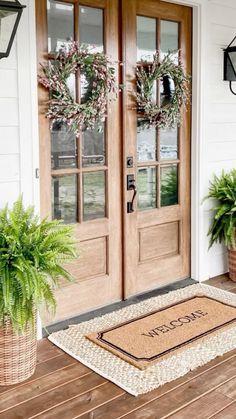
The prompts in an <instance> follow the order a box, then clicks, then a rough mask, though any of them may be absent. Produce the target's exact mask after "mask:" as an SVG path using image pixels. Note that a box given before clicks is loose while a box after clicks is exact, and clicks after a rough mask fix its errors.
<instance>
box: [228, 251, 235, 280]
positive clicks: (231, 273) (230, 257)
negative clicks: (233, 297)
mask: <svg viewBox="0 0 236 419" xmlns="http://www.w3.org/2000/svg"><path fill="white" fill-rule="evenodd" d="M228 263H229V277H230V279H232V281H235V282H236V250H231V249H228Z"/></svg>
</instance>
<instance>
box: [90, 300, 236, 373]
mask: <svg viewBox="0 0 236 419" xmlns="http://www.w3.org/2000/svg"><path fill="white" fill-rule="evenodd" d="M235 320H236V307H233V306H231V305H228V304H225V303H221V302H219V301H216V300H214V299H212V298H209V297H204V296H196V297H192V298H189V299H188V300H187V301H183V302H178V303H176V304H174V305H171V306H169V307H167V308H162V309H160V310H158V311H155V312H154V313H151V314H146V315H144V316H142V317H139V318H137V319H131V320H129V321H128V322H125V323H123V324H119V325H116V326H113V327H111V328H109V329H106V330H103V331H101V332H99V333H93V334H91V335H88V336H87V337H88V338H89V339H90V340H92V341H93V342H94V343H96V344H99V345H101V346H102V347H103V348H104V349H107V350H109V351H111V352H112V353H113V354H115V355H117V356H120V357H121V358H122V359H124V360H125V361H127V362H130V363H131V364H133V365H134V366H135V367H138V368H140V369H144V368H147V367H149V366H150V365H152V364H153V363H155V362H158V360H159V359H160V358H161V357H163V356H166V355H169V354H171V353H172V352H173V351H175V350H181V349H182V348H183V347H184V346H185V345H191V344H192V343H194V342H195V341H196V340H197V339H201V338H203V337H205V336H207V335H208V334H210V333H213V332H216V331H218V330H219V329H220V328H222V327H223V326H228V325H230V324H231V323H233V322H235Z"/></svg>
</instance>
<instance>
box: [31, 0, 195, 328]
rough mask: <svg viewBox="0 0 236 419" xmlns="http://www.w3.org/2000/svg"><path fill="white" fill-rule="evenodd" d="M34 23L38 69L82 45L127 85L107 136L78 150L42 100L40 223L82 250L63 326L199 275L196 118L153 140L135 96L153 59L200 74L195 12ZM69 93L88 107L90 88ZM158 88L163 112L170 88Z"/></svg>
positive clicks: (65, 7)
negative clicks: (193, 175) (194, 239)
mask: <svg viewBox="0 0 236 419" xmlns="http://www.w3.org/2000/svg"><path fill="white" fill-rule="evenodd" d="M36 13H37V44H38V62H39V63H40V62H44V61H45V60H47V59H48V57H49V59H53V58H54V56H55V53H56V52H57V51H58V50H59V49H60V48H61V46H62V44H66V43H67V42H70V41H71V40H76V41H79V42H80V43H81V44H86V45H90V46H92V47H93V48H94V49H95V50H97V51H104V52H105V53H106V54H107V55H108V56H109V57H110V59H111V61H113V63H114V67H115V69H116V75H117V81H118V82H120V83H122V84H123V85H124V88H123V90H122V92H121V93H120V95H119V98H118V99H117V100H116V101H114V102H111V104H109V108H108V112H107V118H106V121H105V123H104V127H103V130H102V132H98V131H97V130H96V129H95V130H87V131H82V132H81V135H80V137H79V138H77V139H76V137H75V136H74V135H73V134H72V133H71V132H70V131H69V130H68V128H67V127H66V126H65V125H63V124H60V123H58V124H54V126H53V127H52V128H51V129H49V124H48V121H47V120H46V118H45V102H46V100H47V92H46V91H45V90H44V89H43V88H41V87H40V88H39V132H40V185H41V212H42V216H45V215H48V216H50V217H52V218H57V219H60V218H61V219H63V220H64V222H65V223H73V224H74V225H75V235H76V237H77V238H78V248H79V258H78V259H77V260H76V261H74V262H73V264H72V265H71V266H70V267H69V269H70V271H71V272H72V274H73V276H74V278H75V282H74V283H69V284H68V283H62V288H61V290H58V291H57V300H58V310H57V317H56V320H62V319H64V318H68V317H73V316H76V315H77V314H80V313H82V312H85V311H88V310H92V309H94V308H97V307H101V306H104V305H107V304H110V303H112V302H114V301H118V300H121V299H124V298H128V297H130V296H132V295H135V294H140V293H142V292H145V291H148V290H151V289H154V288H157V287H160V286H162V285H165V284H168V283H171V282H173V281H176V280H178V279H182V278H186V277H188V276H189V275H190V109H188V111H187V112H186V111H184V112H183V120H182V124H181V127H180V128H175V129H154V128H149V129H148V128H145V126H144V125H143V118H142V115H139V114H137V111H136V109H135V101H134V94H135V91H136V68H137V65H139V64H140V63H141V62H145V65H147V66H151V65H152V59H153V54H154V52H155V51H156V50H158V51H159V53H160V57H161V58H163V57H164V56H165V54H167V53H168V51H176V54H175V57H174V59H175V60H176V61H178V59H179V55H181V61H182V62H183V64H184V67H185V70H186V72H188V73H189V74H190V73H191V9H190V8H187V7H182V6H179V5H174V4H170V3H166V2H165V1H158V0H145V1H144V0H123V1H119V0H83V1H79V0H64V1H61V0H60V1H59V0H37V1H36ZM178 50H179V52H178ZM120 63H121V64H122V65H120ZM68 83H70V88H71V90H72V91H73V94H74V95H75V96H76V97H77V99H78V100H79V98H80V100H81V99H82V98H83V95H84V94H85V91H86V80H84V79H83V76H81V77H80V78H78V79H77V80H75V78H73V77H71V78H70V79H69V80H68ZM154 87H155V89H154V92H153V100H154V101H156V103H161V102H162V100H163V97H164V89H163V86H162V80H160V81H159V82H158V83H156V85H155V86H154ZM171 88H172V89H174V86H171ZM130 182H131V185H132V187H131V188H129V184H130ZM134 185H135V188H136V191H137V194H136V195H135V196H134V192H135V190H134ZM133 198H134V199H133ZM128 203H129V204H128ZM132 207H133V208H132ZM132 210H133V211H132ZM129 211H130V212H129Z"/></svg>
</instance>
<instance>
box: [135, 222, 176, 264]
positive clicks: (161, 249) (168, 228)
mask: <svg viewBox="0 0 236 419" xmlns="http://www.w3.org/2000/svg"><path fill="white" fill-rule="evenodd" d="M177 253H179V223H178V221H175V222H173V223H166V224H160V225H157V226H154V227H148V228H145V229H141V230H139V262H145V261H148V260H150V259H158V258H160V257H162V256H169V255H173V254H177Z"/></svg>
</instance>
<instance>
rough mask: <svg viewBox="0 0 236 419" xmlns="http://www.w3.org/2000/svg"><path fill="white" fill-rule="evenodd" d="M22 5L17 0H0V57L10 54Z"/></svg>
mask: <svg viewBox="0 0 236 419" xmlns="http://www.w3.org/2000/svg"><path fill="white" fill-rule="evenodd" d="M24 7H26V6H22V4H20V2H19V1H18V0H13V1H9V0H8V1H4V0H0V58H3V57H8V55H9V54H10V50H11V47H12V43H13V41H14V38H15V34H16V30H17V27H18V25H19V22H20V18H21V14H22V11H23V8H24Z"/></svg>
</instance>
